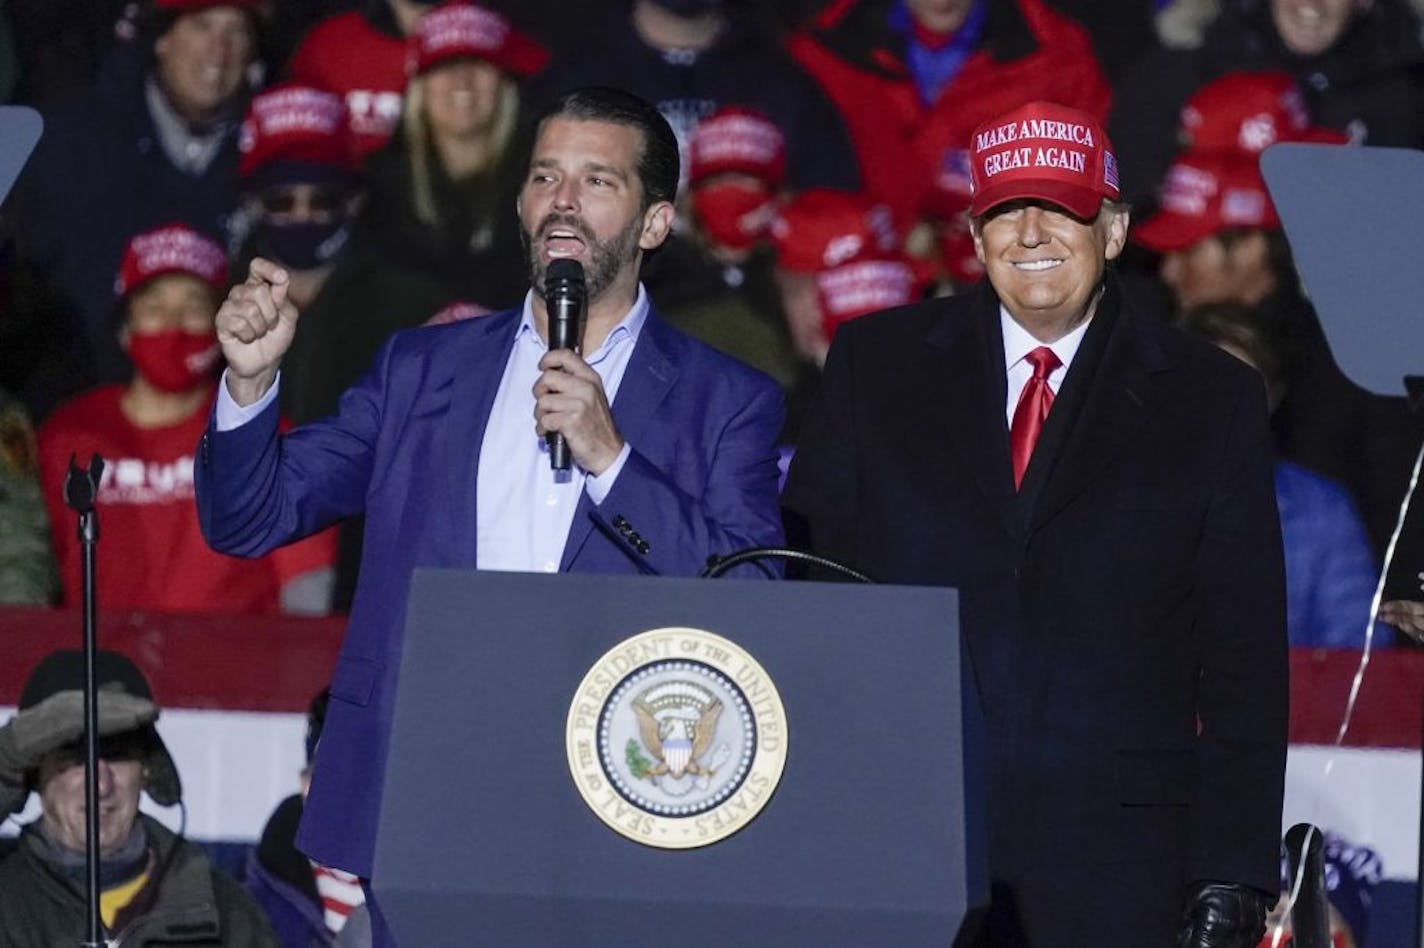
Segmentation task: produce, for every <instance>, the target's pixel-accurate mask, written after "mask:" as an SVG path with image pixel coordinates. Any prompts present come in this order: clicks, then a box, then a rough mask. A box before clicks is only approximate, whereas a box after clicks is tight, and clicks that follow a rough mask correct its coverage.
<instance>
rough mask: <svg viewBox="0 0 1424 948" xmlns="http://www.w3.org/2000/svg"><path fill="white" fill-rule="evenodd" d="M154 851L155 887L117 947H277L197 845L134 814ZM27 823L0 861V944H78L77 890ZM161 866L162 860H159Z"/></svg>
mask: <svg viewBox="0 0 1424 948" xmlns="http://www.w3.org/2000/svg"><path fill="white" fill-rule="evenodd" d="M139 819H140V820H142V821H143V823H144V828H145V830H146V831H147V832H148V839H149V846H150V849H151V851H152V852H153V855H154V862H153V865H154V866H155V867H156V869H155V871H158V872H160V875H159V877H158V879H157V880H156V882H154V883H150V884H151V885H153V884H156V885H157V886H158V891H157V894H156V896H155V900H154V903H153V905H152V906H151V907H150V908H149V910H148V911H146V912H144V913H143V914H142V915H140V916H139V917H138V918H136V919H134V920H133V921H132V922H130V923H129V925H128V926H127V927H126V928H124V929H123V930H122V931H119V932H106V933H105V935H106V937H107V938H109V939H110V943H111V944H113V945H114V946H116V948H141V946H145V945H164V946H203V945H221V946H224V948H279V943H278V941H277V939H276V936H274V935H273V934H272V929H271V927H270V926H269V925H268V924H267V920H266V919H265V918H264V917H263V916H262V912H261V910H260V909H258V907H257V905H256V904H255V903H254V902H253V901H252V899H251V898H249V897H248V895H247V894H246V893H245V892H243V891H242V888H241V887H240V886H239V885H238V884H237V883H236V882H234V881H232V880H231V879H229V878H228V877H227V876H225V875H223V874H222V873H221V872H220V871H218V870H217V869H215V868H213V866H212V864H211V863H209V862H208V858H207V856H205V855H204V854H203V852H202V851H201V850H200V849H198V848H197V847H196V846H194V845H193V844H192V843H189V842H188V841H187V840H185V839H182V838H180V837H178V836H175V835H174V834H173V833H171V832H169V831H168V830H167V829H165V828H164V827H163V825H162V824H160V823H159V822H157V821H156V820H154V819H152V818H151V817H148V816H140V817H139ZM37 834H38V830H37V829H36V827H35V825H34V824H31V825H30V826H29V827H27V828H26V830H25V833H24V835H23V836H22V837H21V839H20V844H19V847H18V848H17V850H16V851H15V852H14V853H13V854H12V855H11V856H10V857H9V858H7V859H6V860H5V861H4V862H3V863H0V948H32V946H37V945H77V944H80V943H81V942H82V941H83V940H84V937H85V934H84V933H85V931H86V928H87V925H86V921H85V914H84V913H85V905H84V893H83V891H82V890H80V889H79V888H77V887H76V886H74V885H73V884H72V883H70V882H69V881H68V880H66V879H64V878H62V877H61V876H59V875H58V874H56V873H55V872H54V870H53V869H52V868H50V866H49V865H48V864H47V863H46V862H45V860H44V859H43V858H42V857H41V856H40V854H39V853H40V849H41V846H42V844H41V843H39V841H38V839H37V838H36V837H37ZM159 867H161V868H159Z"/></svg>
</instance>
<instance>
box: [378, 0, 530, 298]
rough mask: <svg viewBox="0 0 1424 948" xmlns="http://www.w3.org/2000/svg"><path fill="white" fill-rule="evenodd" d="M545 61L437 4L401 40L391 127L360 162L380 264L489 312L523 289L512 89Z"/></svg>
mask: <svg viewBox="0 0 1424 948" xmlns="http://www.w3.org/2000/svg"><path fill="white" fill-rule="evenodd" d="M546 59H547V54H546V53H545V51H544V50H543V49H542V48H540V47H539V46H538V45H537V44H536V43H535V42H534V41H533V40H531V39H529V38H528V37H526V36H524V35H522V34H520V33H518V32H516V31H515V30H514V28H513V27H512V26H510V24H509V23H508V21H506V20H505V19H504V18H503V17H502V16H500V15H499V14H497V13H494V12H493V11H490V10H486V9H484V8H483V7H479V6H476V5H474V4H472V3H464V2H455V3H447V4H445V5H443V6H441V7H438V8H437V9H435V10H433V11H431V12H430V13H429V14H427V15H426V16H425V18H424V19H422V20H421V22H420V25H419V27H418V28H417V30H416V32H415V33H414V34H413V35H412V36H411V40H410V59H409V69H410V74H411V78H410V82H409V84H408V85H407V87H406V93H405V106H404V111H403V114H402V117H401V125H400V129H399V131H398V132H397V134H396V135H395V137H394V138H393V139H392V140H391V142H390V143H389V144H388V145H387V146H386V147H385V148H384V149H382V150H381V151H379V152H377V153H376V154H375V155H373V156H372V157H371V159H370V161H369V167H368V171H369V173H370V185H371V204H370V208H369V211H368V221H369V222H370V224H371V225H372V227H371V230H372V231H373V232H374V236H375V237H376V238H377V239H378V240H379V241H380V242H381V244H382V250H383V253H384V255H385V256H386V257H387V259H390V260H391V261H392V262H395V263H398V264H400V265H402V266H407V267H412V268H415V269H418V270H421V271H424V272H426V273H428V274H429V275H431V276H433V277H434V278H436V279H437V280H439V281H440V282H441V283H442V284H443V285H444V286H445V287H446V288H448V289H449V290H450V292H451V293H452V294H453V295H454V296H455V297H457V298H460V299H464V300H468V301H471V302H475V303H479V304H481V305H484V306H487V307H490V308H494V309H500V308H503V307H505V306H511V305H514V304H515V303H517V302H518V301H519V299H520V298H521V297H522V296H523V293H524V290H525V289H526V288H527V286H528V281H527V274H526V272H525V267H524V264H523V253H522V251H521V250H520V246H519V239H518V234H519V229H518V222H517V219H516V217H515V212H514V201H515V196H516V195H517V194H518V190H519V185H520V183H521V179H522V176H523V170H524V169H523V167H522V165H521V163H520V160H521V158H522V157H523V151H524V150H523V149H521V148H520V147H519V141H518V139H519V138H520V137H521V135H522V129H523V126H524V123H523V121H522V118H523V116H522V115H521V110H522V106H521V96H520V83H521V81H522V80H524V79H526V78H528V77H529V76H532V75H533V74H534V73H536V72H538V71H539V70H540V69H541V68H543V65H544V63H545V61H546Z"/></svg>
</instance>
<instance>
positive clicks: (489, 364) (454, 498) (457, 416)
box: [445, 309, 521, 565]
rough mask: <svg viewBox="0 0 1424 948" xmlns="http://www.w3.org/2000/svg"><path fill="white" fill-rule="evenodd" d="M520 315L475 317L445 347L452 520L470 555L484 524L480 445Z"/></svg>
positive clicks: (454, 532)
mask: <svg viewBox="0 0 1424 948" xmlns="http://www.w3.org/2000/svg"><path fill="white" fill-rule="evenodd" d="M520 318H521V312H520V311H519V310H517V309H515V310H508V311H506V312H503V313H499V314H497V315H494V316H486V317H482V318H480V319H476V320H473V321H472V323H471V324H470V326H469V332H468V334H466V335H464V336H463V337H461V338H460V339H459V340H458V342H457V343H456V344H455V345H452V346H450V347H449V348H448V349H446V350H445V354H446V360H447V364H448V371H449V372H450V374H451V376H452V378H453V382H452V391H451V396H450V409H449V414H448V415H447V416H446V438H447V439H448V441H447V443H448V444H449V470H448V471H447V475H448V483H449V488H448V495H449V502H450V517H449V520H448V523H449V525H450V529H451V532H452V535H453V537H454V542H455V545H456V546H457V547H464V546H468V547H470V549H468V550H467V552H468V553H469V555H470V557H471V560H474V558H475V550H474V549H473V547H474V546H475V542H474V537H475V535H476V531H477V525H478V524H479V520H478V516H479V511H478V509H477V504H476V496H477V494H478V493H479V491H478V490H477V489H476V478H477V477H478V475H479V470H480V447H481V445H483V444H484V439H485V427H486V426H487V425H488V424H489V416H490V409H491V408H492V407H493V406H494V396H495V393H496V392H497V391H498V390H499V383H500V381H501V380H502V379H503V378H504V368H505V365H506V363H508V361H509V351H510V347H511V346H512V345H513V344H514V331H515V330H516V329H517V328H518V327H519V321H520ZM476 565H478V563H476Z"/></svg>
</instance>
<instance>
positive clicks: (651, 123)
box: [538, 86, 682, 209]
mask: <svg viewBox="0 0 1424 948" xmlns="http://www.w3.org/2000/svg"><path fill="white" fill-rule="evenodd" d="M551 118H570V119H577V120H579V121H584V122H612V123H613V124H615V125H628V126H631V127H632V128H634V129H637V131H638V132H639V133H640V137H641V139H642V141H641V147H640V149H639V152H638V163H637V172H638V180H639V181H641V182H642V186H643V208H644V209H647V208H648V207H651V206H652V205H653V204H654V203H655V202H657V201H672V200H673V199H674V198H675V197H676V196H677V182H678V175H679V174H680V172H681V170H682V158H681V156H680V154H679V151H678V146H677V136H676V135H675V134H673V130H672V126H671V125H669V124H668V121H667V119H665V118H663V114H662V113H661V112H659V111H658V110H657V109H656V108H654V107H653V106H652V105H650V104H649V103H647V102H645V101H644V100H643V99H640V98H638V97H637V96H635V95H633V94H632V93H631V92H625V91H623V90H622V89H614V88H611V87H608V86H590V87H587V88H584V89H574V90H573V91H571V92H566V93H564V94H563V95H561V96H559V98H558V99H556V100H555V101H554V102H553V104H552V105H550V106H549V108H548V109H547V110H546V111H545V112H544V114H543V115H541V116H540V118H539V125H538V127H539V128H543V127H544V123H545V122H547V121H548V120H549V119H551Z"/></svg>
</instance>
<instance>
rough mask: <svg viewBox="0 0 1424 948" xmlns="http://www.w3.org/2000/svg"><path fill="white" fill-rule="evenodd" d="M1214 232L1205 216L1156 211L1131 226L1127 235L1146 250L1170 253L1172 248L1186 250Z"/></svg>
mask: <svg viewBox="0 0 1424 948" xmlns="http://www.w3.org/2000/svg"><path fill="white" fill-rule="evenodd" d="M1214 232H1215V228H1214V227H1213V226H1212V224H1211V222H1210V221H1208V220H1207V219H1205V218H1201V217H1187V216H1185V215H1182V214H1173V213H1172V212H1170V211H1158V212H1157V213H1156V214H1154V215H1152V216H1151V217H1149V218H1148V219H1147V220H1145V221H1143V222H1142V223H1141V224H1138V225H1135V226H1133V228H1132V230H1131V231H1130V232H1129V234H1128V236H1129V237H1131V239H1132V240H1133V241H1134V242H1136V243H1138V244H1141V245H1142V246H1144V247H1146V248H1147V249H1148V250H1152V251H1155V252H1156V253H1171V252H1172V251H1174V250H1186V249H1187V248H1188V247H1190V246H1191V245H1192V244H1195V243H1196V242H1197V241H1200V240H1204V239H1206V238H1207V237H1210V236H1211V235H1212V234H1213V233H1214Z"/></svg>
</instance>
